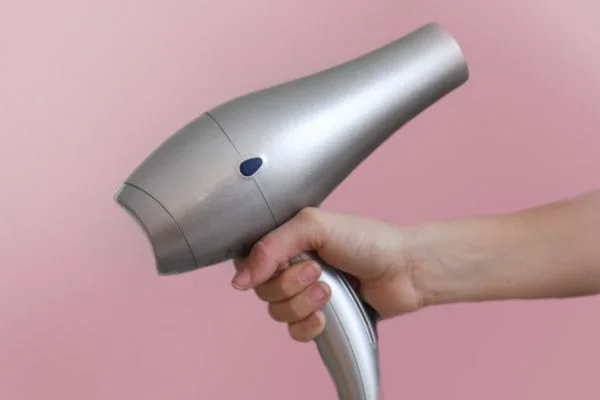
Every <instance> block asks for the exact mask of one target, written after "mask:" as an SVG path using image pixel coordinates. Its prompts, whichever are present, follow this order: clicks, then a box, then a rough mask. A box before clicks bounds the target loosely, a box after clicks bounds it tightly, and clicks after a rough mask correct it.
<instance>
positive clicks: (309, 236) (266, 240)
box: [232, 208, 328, 290]
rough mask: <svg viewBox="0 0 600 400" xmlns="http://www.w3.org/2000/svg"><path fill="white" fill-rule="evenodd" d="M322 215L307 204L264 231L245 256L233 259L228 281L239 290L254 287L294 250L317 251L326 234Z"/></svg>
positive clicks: (268, 276)
mask: <svg viewBox="0 0 600 400" xmlns="http://www.w3.org/2000/svg"><path fill="white" fill-rule="evenodd" d="M323 218H325V217H324V214H323V213H321V211H319V210H318V209H313V208H307V209H304V210H302V211H300V212H299V213H298V214H297V215H296V216H295V217H294V218H292V219H291V220H290V221H288V222H287V223H285V224H283V225H282V226H280V227H279V228H277V229H275V230H274V231H272V232H271V233H269V234H267V235H266V236H265V237H263V238H262V240H260V241H259V242H258V243H257V244H256V245H254V247H253V248H252V250H251V251H250V254H249V255H248V257H246V258H244V259H241V260H237V261H236V269H237V273H236V275H235V277H234V278H233V281H232V285H233V286H234V287H235V288H236V289H239V290H248V289H251V288H255V287H256V286H258V285H261V284H263V283H265V282H266V281H267V280H269V279H270V278H271V277H272V276H273V274H274V273H275V272H276V271H277V270H278V269H280V268H281V267H284V266H287V265H288V264H289V260H290V259H292V258H294V257H296V256H297V255H298V254H300V253H302V252H304V251H313V250H317V251H318V249H319V248H320V247H321V246H323V244H324V243H325V241H326V240H327V237H328V230H327V229H326V228H325V224H324V223H323Z"/></svg>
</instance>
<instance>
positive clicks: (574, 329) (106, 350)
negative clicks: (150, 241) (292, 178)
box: [0, 0, 600, 400]
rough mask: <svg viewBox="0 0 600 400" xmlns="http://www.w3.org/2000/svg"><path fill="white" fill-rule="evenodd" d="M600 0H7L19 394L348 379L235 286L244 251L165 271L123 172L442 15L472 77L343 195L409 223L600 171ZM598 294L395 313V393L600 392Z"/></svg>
mask: <svg viewBox="0 0 600 400" xmlns="http://www.w3.org/2000/svg"><path fill="white" fill-rule="evenodd" d="M567 3H568V4H569V5H566V4H567ZM598 4H599V3H598V2H596V1H584V0H571V1H569V2H565V1H549V0H537V1H535V0H502V1H495V2H490V1H480V0H470V1H467V0H462V1H459V0H454V1H449V0H437V1H434V0H429V1H424V0H419V1H417V0H403V1H397V0H387V1H358V0H355V1H341V0H339V1H323V0H295V1H275V0H271V1H268V0H253V1H243V0H229V1H212V2H210V4H209V3H208V2H201V1H184V0H174V1H169V2H166V1H136V0H104V1H78V0H57V1H52V2H50V1H46V2H44V1H37V2H32V1H21V2H16V1H15V2H10V5H9V2H4V3H2V6H1V7H0V38H1V39H0V51H1V53H0V57H1V59H0V93H1V94H0V110H1V111H0V132H1V134H0V149H2V150H1V151H2V153H1V156H0V183H1V187H2V190H1V197H0V198H1V203H2V205H3V207H2V210H1V211H0V243H2V253H1V254H0V265H1V270H0V398H1V399H6V400H26V399H39V398H44V399H86V400H106V399H144V400H159V399H160V400H163V399H177V400H197V399H234V398H238V397H239V398H244V399H256V400H264V399H279V398H285V399H288V400H304V399H333V398H334V392H333V387H332V386H331V383H330V381H329V377H328V376H327V374H326V371H325V369H324V368H323V366H322V365H321V363H320V360H319V358H318V356H317V354H316V350H315V349H314V347H313V346H312V345H300V344H296V343H293V342H292V341H291V340H289V339H288V337H287V334H286V330H285V327H284V326H281V325H278V324H275V323H273V322H271V321H270V320H269V319H268V317H267V313H266V308H265V306H264V305H263V304H262V303H260V302H259V301H258V300H256V299H255V298H254V297H253V296H252V295H247V294H240V293H236V292H235V291H234V290H233V289H231V288H230V286H229V281H230V278H231V277H232V268H231V266H230V265H229V264H228V265H226V266H224V267H221V268H213V269H208V270H204V271H199V272H197V273H193V274H188V275H184V276H179V277H171V278H160V277H158V276H156V275H155V273H154V269H153V260H152V258H151V253H150V250H149V247H148V245H147V243H146V242H145V239H144V238H143V237H142V236H141V235H140V233H139V231H138V228H137V227H136V226H135V225H134V224H133V223H132V221H131V220H130V219H129V217H128V216H127V215H125V214H124V213H123V212H122V211H121V210H120V209H119V208H118V207H117V206H116V205H115V204H114V203H113V201H112V193H113V190H114V189H115V188H116V186H117V185H118V184H119V183H120V181H121V180H122V179H123V178H124V177H125V176H126V175H127V174H128V173H129V172H130V170H131V169H132V168H133V167H134V166H136V165H137V164H138V162H139V161H140V160H141V159H142V158H143V157H144V156H146V155H147V154H148V152H149V151H151V150H152V149H153V148H154V147H155V146H157V145H158V144H159V143H160V142H161V141H162V140H163V139H164V138H165V137H166V136H167V135H168V134H170V133H171V132H173V131H174V130H175V129H176V128H179V127H180V126H181V125H182V124H183V123H185V122H187V121H188V120H190V119H191V118H192V117H194V116H196V114H197V113H199V112H200V111H203V110H205V109H206V108H209V107H211V106H213V105H215V104H217V103H219V102H221V101H223V100H225V99H227V98H229V97H230V96H234V95H237V94H240V93H242V92H244V91H247V90H251V89H255V88H259V87H262V86H264V85H270V84H272V83H275V82H278V81H280V80H282V79H288V78H292V77H296V76H298V75H301V74H304V73H308V72H312V71H314V70H316V69H320V68H323V67H326V66H330V65H333V64H336V63H338V62H342V61H345V60H347V59H348V58H350V57H353V56H356V55H359V54H362V53H363V52H366V51H369V50H371V49H373V48H375V47H377V46H379V45H382V44H384V43H387V42H388V41H391V40H393V39H396V38H398V37H399V36H401V35H404V34H405V33H407V32H408V31H409V30H412V29H413V28H416V27H417V26H419V25H421V24H423V23H425V22H428V21H430V20H436V21H439V22H441V23H442V24H444V26H445V27H446V28H447V29H448V30H450V32H452V33H453V34H454V35H455V36H456V37H457V38H458V39H459V41H460V42H461V43H462V44H463V46H464V49H465V52H466V54H467V56H468V59H469V62H470V66H471V72H472V75H471V81H470V82H469V83H468V85H467V86H465V87H464V88H462V89H461V90H460V91H459V92H456V93H455V94H453V95H452V96H451V97H449V98H447V99H446V100H445V101H444V102H442V103H439V104H438V105H437V106H436V107H435V108H433V109H431V110H429V111H428V112H427V113H426V114H423V115H422V116H421V117H420V118H419V119H417V120H415V121H414V123H412V124H410V126H408V127H406V129H404V130H403V132H402V133H401V134H399V135H397V136H396V137H394V138H393V139H392V140H391V141H390V142H389V143H388V144H387V146H386V147H384V148H381V149H380V150H379V151H378V152H377V154H376V155H374V156H373V157H372V158H371V159H369V161H368V162H367V163H366V164H364V165H363V166H362V167H361V168H360V169H359V170H358V171H357V173H356V174H355V175H353V176H352V177H351V178H350V179H349V180H348V181H347V182H346V183H345V184H344V185H342V187H341V188H340V189H339V190H338V191H337V192H336V193H335V194H334V195H333V196H332V197H331V198H330V199H329V200H328V201H327V203H326V204H325V206H326V207H327V208H333V209H337V210H346V211H353V212H356V213H360V214H366V215H372V216H374V217H381V218H386V219H389V220H392V221H395V222H398V223H408V222H411V223H412V222H418V221H425V220H431V219H435V218H442V217H453V216H466V215H472V214H479V213H487V212H496V211H505V210H513V209H517V208H521V207H525V206H529V205H534V204H537V203H540V202H544V201H549V200H553V199H556V198H560V197H563V196H569V195H573V194H577V193H579V192H581V191H583V190H587V189H591V188H592V187H593V186H594V185H598V183H599V180H598V172H599V171H600V157H599V156H598V151H599V149H600V136H599V135H598V126H599V125H600V113H598V104H599V103H600V80H599V79H598V78H597V76H598V73H597V71H598V70H599V68H600V56H598V51H597V49H598V48H599V46H600V34H598V31H597V28H596V26H597V15H598V12H599V11H600V6H598ZM394 186H395V187H394ZM368 193H372V195H367V194H368ZM599 300H600V299H585V300H573V301H562V302H537V303H527V304H518V303H502V304H487V305H477V306H475V305H472V306H463V305H461V306H453V307H444V308H438V309H431V310H427V311H425V312H421V313H418V314H415V315H412V316H409V317H406V318H400V319H397V320H395V321H390V322H387V323H385V324H383V325H382V326H381V351H382V368H383V371H382V372H383V380H384V389H385V393H386V397H387V398H388V399H442V398H443V399H461V400H463V399H487V400H504V399H544V400H563V399H597V398H598V396H599V395H600V380H599V379H598V371H600V357H598V337H600V323H599V322H598V321H599V319H598V315H599V312H600V301H599Z"/></svg>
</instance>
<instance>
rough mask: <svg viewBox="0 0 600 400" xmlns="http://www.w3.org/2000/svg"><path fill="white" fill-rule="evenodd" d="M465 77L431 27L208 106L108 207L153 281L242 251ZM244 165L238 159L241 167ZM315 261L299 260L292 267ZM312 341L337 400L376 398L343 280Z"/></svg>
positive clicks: (373, 356) (356, 304)
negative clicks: (122, 213) (135, 231)
mask: <svg viewBox="0 0 600 400" xmlns="http://www.w3.org/2000/svg"><path fill="white" fill-rule="evenodd" d="M467 79H468V69H467V64H466V61H465V59H464V56H463V54H462V51H461V49H460V47H459V45H458V44H457V43H456V42H455V40H454V39H453V38H452V37H451V36H450V35H449V34H448V33H446V32H445V31H444V30H443V29H442V28H441V27H440V26H439V25H437V24H428V25H425V26H424V27H422V28H420V29H418V30H416V31H414V32H412V33H410V34H408V35H406V36H405V37H403V38H401V39H399V40H397V41H395V42H393V43H391V44H389V45H387V46H384V47H382V48H380V49H377V50H375V51H373V52H371V53H369V54H367V55H364V56H362V57H359V58H356V59H354V60H352V61H349V62H347V63H345V64H342V65H340V66H337V67H334V68H330V69H328V70H325V71H321V72H319V73H316V74H313V75H310V76H307V77H304V78H300V79H297V80H294V81H290V82H285V83H282V84H280V85H276V86H274V87H271V88H267V89H264V90H259V91H256V92H253V93H249V94H246V95H244V96H242V97H238V98H236V99H233V100H231V101H229V102H227V103H225V104H222V105H219V106H217V107H215V108H214V109H212V110H210V111H209V112H208V113H206V114H204V115H202V116H200V117H198V118H197V119H196V120H194V121H192V122H191V123H189V124H188V125H187V126H185V127H184V128H183V129H181V130H180V131H178V132H177V133H176V134H175V135H173V136H171V137H170V138H169V139H168V140H167V141H166V142H165V143H163V144H162V145H161V146H160V147H159V148H158V149H157V150H156V151H154V152H153V153H152V154H151V155H150V156H149V157H148V158H147V159H146V160H145V161H144V162H143V163H142V164H141V165H140V166H139V167H138V168H137V169H136V170H135V171H134V172H133V173H132V175H131V176H130V177H129V178H128V179H127V180H126V182H125V184H124V186H123V187H122V188H121V190H120V191H119V192H118V194H117V195H116V201H117V202H118V203H119V204H121V206H122V207H124V208H125V209H127V210H128V211H129V213H130V214H131V215H132V216H133V217H134V218H135V219H136V220H137V221H138V222H139V224H140V225H141V226H142V227H143V228H144V231H145V232H146V234H147V235H148V236H149V240H150V242H151V244H152V248H153V251H154V255H155V258H156V264H157V269H158V271H159V273H161V274H172V273H181V272H185V271H190V270H193V269H196V268H198V267H203V266H209V265H213V264H216V263H219V262H221V261H224V260H226V259H229V258H231V257H233V256H236V255H244V254H246V252H247V251H248V250H249V249H250V247H251V246H252V245H253V244H254V243H256V241H258V240H259V239H260V238H261V237H262V236H264V235H265V234H267V233H268V232H270V231H272V230H273V229H274V228H275V227H277V226H279V225H281V224H283V223H284V222H286V221H287V220H289V219H290V218H291V217H293V216H294V215H295V214H296V213H297V212H298V211H300V210H301V209H302V208H305V207H308V206H319V205H320V204H321V202H322V201H323V200H324V199H325V198H326V197H327V196H328V195H329V194H330V193H331V192H332V191H333V190H334V189H335V188H336V187H337V186H338V185H339V184H340V183H341V182H342V181H343V180H344V179H345V178H346V177H347V176H348V175H349V174H350V173H351V172H352V171H353V170H354V169H355V168H356V167H357V166H358V165H359V164H360V163H361V161H363V160H364V159H365V158H366V157H367V156H369V155H370V154H371V153H372V152H373V151H374V150H375V149H376V148H377V147H378V146H379V145H381V144H382V143H383V142H385V140H386V139H387V138H388V137H389V136H391V135H392V134H393V133H395V132H396V131H397V130H398V129H400V128H401V127H402V126H403V125H404V124H406V123H407V122H409V121H410V120H411V119H412V118H414V117H415V116H416V115H418V114H419V113H420V112H422V111H423V110H425V109H426V108H427V107H429V106H430V105H432V104H433V103H435V102H436V101H438V100H439V99H441V98H442V97H444V96H445V95H446V94H448V93H449V92H451V91H452V90H454V89H456V88H457V87H459V86H460V85H461V84H463V83H464V82H466V80H467ZM248 160H249V161H248ZM308 257H311V258H315V259H317V260H318V257H317V256H316V255H315V254H312V253H310V254H308V253H307V254H302V255H299V256H298V257H297V258H296V259H295V261H298V260H300V259H306V258H308ZM319 262H321V264H322V266H323V268H324V272H323V275H322V278H321V279H322V280H323V281H324V282H326V283H328V284H329V285H330V286H331V288H332V297H331V300H330V302H329V303H328V304H327V305H326V307H325V309H324V310H323V311H324V313H325V316H326V320H327V324H326V328H325V332H324V333H323V334H322V335H321V336H320V337H319V338H318V339H317V340H316V343H317V348H318V350H319V353H320V355H321V357H322V359H323V361H324V363H325V365H326V366H327V368H328V370H329V372H330V374H331V377H332V379H333V381H334V383H335V385H336V388H337V391H338V396H339V398H340V399H343V400H380V398H381V397H380V396H381V395H380V388H379V387H380V382H379V360H378V350H377V335H376V333H377V331H376V325H375V323H376V321H375V320H374V319H373V318H372V317H371V316H370V314H369V310H368V308H369V307H368V305H366V304H364V303H363V302H362V301H361V299H359V298H358V296H357V295H356V293H355V292H354V290H353V289H352V288H351V287H350V286H349V285H348V284H347V282H346V280H345V278H344V277H343V275H341V274H340V273H338V272H337V271H336V270H335V269H333V268H332V267H330V266H327V265H325V264H324V263H322V261H321V260H319Z"/></svg>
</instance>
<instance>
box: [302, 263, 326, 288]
mask: <svg viewBox="0 0 600 400" xmlns="http://www.w3.org/2000/svg"><path fill="white" fill-rule="evenodd" d="M320 272H321V271H320V270H319V268H318V267H317V266H316V265H313V264H309V265H307V266H306V267H304V268H303V269H302V271H301V272H300V276H299V277H298V280H299V281H300V283H301V284H303V285H308V284H310V283H313V282H314V281H316V280H317V278H318V277H319V274H320Z"/></svg>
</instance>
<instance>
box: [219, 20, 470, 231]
mask: <svg viewBox="0 0 600 400" xmlns="http://www.w3.org/2000/svg"><path fill="white" fill-rule="evenodd" d="M468 75H469V72H468V67H467V63H466V61H465V58H464V55H463V53H462V50H461V48H460V47H459V45H458V44H457V42H456V41H455V40H454V38H453V37H452V36H450V35H449V34H448V33H447V32H446V31H445V30H444V29H442V28H441V27H440V26H439V25H438V24H434V23H432V24H428V25H425V26H423V27H421V28H420V29H417V30H416V31H413V32H412V33H409V34H408V35H406V36H404V37H402V38H400V39H399V40H397V41H395V42H392V43H390V44H388V45H386V46H384V47H381V48H379V49H377V50H375V51H372V52H370V53H368V54H366V55H363V56H361V57H359V58H356V59H354V60H351V61H349V62H346V63H344V64H341V65H339V66H336V67H333V68H330V69H328V70H324V71H321V72H318V73H315V74H312V75H309V76H306V77H303V78H300V79H296V80H293V81H290V82H286V83H283V84H280V85H278V86H275V87H271V88H268V89H264V90H261V91H257V92H254V93H250V94H248V95H245V96H242V97H239V98H237V99H235V100H233V101H230V102H228V103H225V104H223V105H221V106H219V107H217V108H216V109H214V110H212V111H210V112H209V114H210V115H211V116H212V117H213V118H214V119H215V121H217V123H218V124H219V126H220V127H221V128H222V129H223V131H224V132H225V133H226V135H227V136H228V138H229V139H230V140H231V142H232V143H233V145H234V146H235V147H236V148H237V149H238V151H239V152H240V153H241V155H242V157H260V158H262V159H263V160H264V162H265V163H266V164H267V165H268V166H269V168H265V169H264V171H263V172H262V173H259V174H256V176H255V177H254V178H255V180H256V182H257V183H258V185H259V186H260V188H261V191H262V193H263V195H264V197H265V200H266V202H267V203H268V204H269V207H270V208H271V211H272V213H273V215H274V217H275V219H276V221H277V223H282V222H284V221H285V220H287V219H289V218H290V217H292V216H293V214H295V213H296V212H297V211H298V210H299V209H300V208H303V207H307V206H316V205H319V204H320V203H321V202H322V201H323V200H324V199H325V198H326V197H327V196H328V195H329V194H330V193H331V192H332V191H333V190H334V189H335V187H336V186H337V185H339V184H340V183H341V182H342V181H343V180H344V179H345V178H346V177H347V176H348V175H349V174H350V173H351V172H352V170H353V169H354V168H355V167H356V166H358V165H359V164H360V162H361V161H362V160H363V159H364V158H366V157H367V156H368V155H369V154H371V153H372V152H373V151H374V150H375V149H376V148H377V147H378V146H379V145H381V144H382V143H383V142H384V141H385V140H386V139H387V138H388V137H389V136H391V135H392V134H393V133H395V132H396V131H397V130H398V129H400V128H401V127H402V126H403V125H404V124H406V123H407V122H409V121H410V120H411V119H412V118H414V117H415V116H416V115H417V114H419V113H420V112H422V111H424V110H425V109H426V108H428V107H429V106H431V105H432V104H434V103H435V102H436V101H438V100H439V99H441V98H442V97H444V96H445V95H446V94H448V93H449V92H451V91H453V90H454V89H456V88H457V87H459V86H460V85H462V84H463V83H464V82H466V81H467V79H468Z"/></svg>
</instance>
